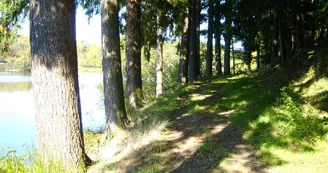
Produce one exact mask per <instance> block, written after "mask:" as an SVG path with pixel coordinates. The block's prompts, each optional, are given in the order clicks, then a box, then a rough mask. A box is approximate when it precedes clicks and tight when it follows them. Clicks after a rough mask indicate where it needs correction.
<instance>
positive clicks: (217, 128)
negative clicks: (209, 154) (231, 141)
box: [211, 124, 229, 135]
mask: <svg viewBox="0 0 328 173" xmlns="http://www.w3.org/2000/svg"><path fill="white" fill-rule="evenodd" d="M228 125H229V124H225V125H222V124H219V125H216V126H215V127H214V128H213V129H212V130H211V133H212V134H213V135H215V134H218V133H220V132H221V131H222V130H223V129H225V128H226V127H227V126H228Z"/></svg>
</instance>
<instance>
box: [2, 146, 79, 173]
mask: <svg viewBox="0 0 328 173" xmlns="http://www.w3.org/2000/svg"><path fill="white" fill-rule="evenodd" d="M5 152H6V154H5V155H4V156H2V157H1V158H0V173H63V172H65V173H66V172H67V173H74V172H76V171H74V169H71V168H67V167H65V166H64V164H63V163H62V162H61V160H60V159H57V158H55V157H52V156H50V157H51V158H50V159H47V160H48V162H45V159H44V158H43V157H42V155H40V154H39V153H37V151H36V150H34V151H32V152H29V153H28V154H26V155H18V154H16V151H15V150H8V151H6V150H5ZM80 170H83V168H82V169H80Z"/></svg>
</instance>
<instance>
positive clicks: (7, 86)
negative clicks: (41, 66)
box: [0, 82, 32, 92]
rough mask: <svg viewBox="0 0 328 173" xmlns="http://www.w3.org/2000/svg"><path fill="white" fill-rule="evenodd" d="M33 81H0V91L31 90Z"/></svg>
mask: <svg viewBox="0 0 328 173" xmlns="http://www.w3.org/2000/svg"><path fill="white" fill-rule="evenodd" d="M31 89H32V83H31V82H15V83H0V92H19V91H30V90H31Z"/></svg>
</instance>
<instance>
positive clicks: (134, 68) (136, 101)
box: [126, 0, 142, 109]
mask: <svg viewBox="0 0 328 173" xmlns="http://www.w3.org/2000/svg"><path fill="white" fill-rule="evenodd" d="M140 3H141V0H126V95H127V97H128V100H129V104H130V105H131V106H132V107H133V108H135V109H138V108H140V107H142V82H141V31H140V23H141V22H140V18H141V9H140Z"/></svg>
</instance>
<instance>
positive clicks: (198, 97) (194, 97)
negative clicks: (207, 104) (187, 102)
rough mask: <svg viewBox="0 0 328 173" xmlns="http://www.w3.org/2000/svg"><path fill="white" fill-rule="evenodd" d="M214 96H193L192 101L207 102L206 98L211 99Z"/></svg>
mask: <svg viewBox="0 0 328 173" xmlns="http://www.w3.org/2000/svg"><path fill="white" fill-rule="evenodd" d="M211 96H212V95H210V94H207V95H204V94H191V101H201V100H205V99H206V98H209V97H211Z"/></svg>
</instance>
